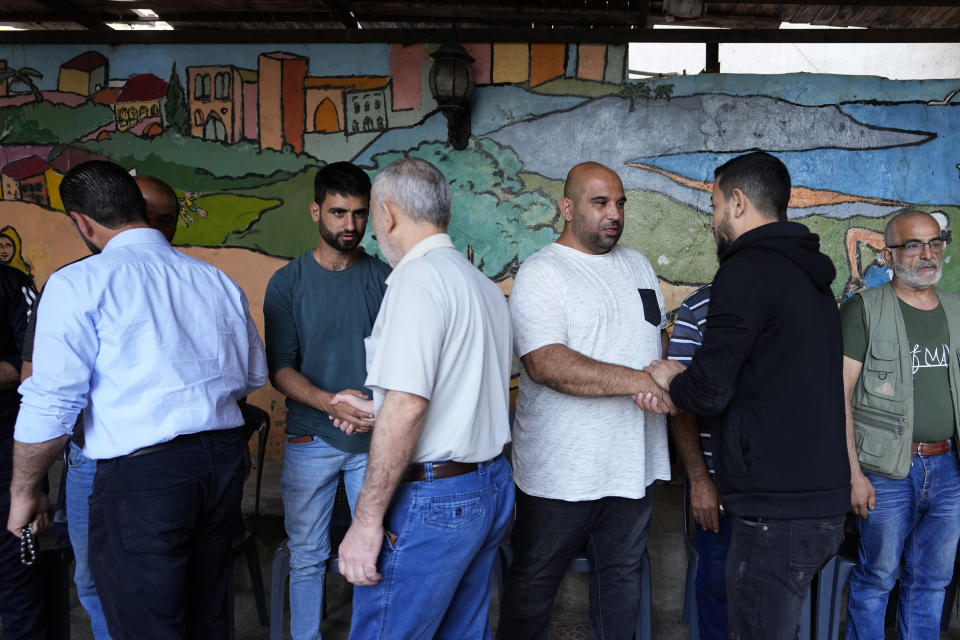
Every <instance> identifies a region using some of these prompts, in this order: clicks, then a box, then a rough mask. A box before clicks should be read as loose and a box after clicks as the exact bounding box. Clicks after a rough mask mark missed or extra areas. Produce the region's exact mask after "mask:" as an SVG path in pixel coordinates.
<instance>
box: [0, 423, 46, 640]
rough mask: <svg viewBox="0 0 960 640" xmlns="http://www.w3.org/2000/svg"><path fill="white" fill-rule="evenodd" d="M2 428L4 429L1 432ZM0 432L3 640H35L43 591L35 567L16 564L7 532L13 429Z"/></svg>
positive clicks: (14, 543) (15, 543) (15, 541)
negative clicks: (0, 434) (2, 433)
mask: <svg viewBox="0 0 960 640" xmlns="http://www.w3.org/2000/svg"><path fill="white" fill-rule="evenodd" d="M4 427H6V428H5V429H4ZM0 431H3V432H4V433H5V435H4V436H0V620H2V621H3V637H4V638H6V639H7V640H35V639H39V638H44V637H46V636H45V635H44V632H43V628H44V627H43V622H42V617H43V589H42V584H41V582H40V573H39V572H38V571H37V565H34V566H32V567H25V566H23V564H21V563H20V539H19V538H17V537H16V536H15V535H13V534H12V533H10V532H9V531H7V516H9V515H10V476H11V474H12V467H13V438H12V437H10V435H9V434H10V433H12V432H13V425H12V424H10V425H2V426H0Z"/></svg>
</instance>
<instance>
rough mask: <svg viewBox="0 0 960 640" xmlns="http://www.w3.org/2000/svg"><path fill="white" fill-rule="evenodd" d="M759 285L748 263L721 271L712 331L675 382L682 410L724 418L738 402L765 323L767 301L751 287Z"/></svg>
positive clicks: (728, 265) (709, 321) (673, 389)
mask: <svg viewBox="0 0 960 640" xmlns="http://www.w3.org/2000/svg"><path fill="white" fill-rule="evenodd" d="M756 281H757V273H756V270H755V269H754V268H753V266H752V265H751V264H750V263H749V262H748V261H747V260H733V261H730V262H728V263H726V264H724V265H723V266H721V268H720V270H719V271H717V275H716V277H715V278H714V281H713V286H712V287H711V294H710V310H709V312H708V314H707V318H708V319H707V326H708V327H709V328H710V330H709V331H708V332H707V333H706V334H705V335H704V340H703V345H702V346H701V347H700V349H699V350H698V351H697V355H696V357H694V358H693V360H692V361H691V362H690V366H689V367H687V369H686V371H684V372H683V373H680V374H679V375H677V376H676V377H675V378H674V379H673V381H672V382H671V383H670V397H671V398H672V399H673V401H674V403H675V404H676V405H677V406H678V407H680V408H681V409H684V410H686V411H689V412H691V413H693V414H696V415H701V416H714V415H719V414H720V413H722V412H723V410H724V409H725V408H726V406H727V403H729V402H730V399H731V398H732V397H733V392H734V388H735V385H736V381H737V378H738V377H739V375H740V368H741V367H742V366H743V363H744V360H746V358H747V355H748V354H749V353H750V352H751V351H752V349H753V346H754V344H755V342H756V339H757V336H758V335H760V332H761V330H762V329H763V326H764V322H765V310H764V302H763V296H762V295H758V293H757V291H756V289H755V288H754V287H752V286H748V285H747V284H746V283H756ZM760 286H763V285H760Z"/></svg>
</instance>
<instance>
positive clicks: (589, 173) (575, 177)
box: [563, 162, 622, 202]
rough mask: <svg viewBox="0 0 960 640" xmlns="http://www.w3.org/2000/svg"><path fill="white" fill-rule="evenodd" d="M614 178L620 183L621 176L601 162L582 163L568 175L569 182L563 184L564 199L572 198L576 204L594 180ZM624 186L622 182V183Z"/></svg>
mask: <svg viewBox="0 0 960 640" xmlns="http://www.w3.org/2000/svg"><path fill="white" fill-rule="evenodd" d="M610 176H612V177H613V178H615V179H616V181H617V182H620V176H618V175H617V174H616V172H615V171H613V170H612V169H610V168H609V167H605V166H603V165H602V164H600V163H599V162H581V163H580V164H578V165H577V166H575V167H574V168H573V169H570V173H568V174H567V181H566V182H565V183H564V184H563V197H564V198H570V199H571V200H573V201H574V202H576V201H577V200H579V199H580V196H582V195H583V192H584V190H585V189H586V185H587V183H588V182H589V181H590V180H592V179H593V178H608V177H610ZM621 185H622V182H621Z"/></svg>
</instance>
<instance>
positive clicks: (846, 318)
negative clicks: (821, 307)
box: [840, 295, 867, 362]
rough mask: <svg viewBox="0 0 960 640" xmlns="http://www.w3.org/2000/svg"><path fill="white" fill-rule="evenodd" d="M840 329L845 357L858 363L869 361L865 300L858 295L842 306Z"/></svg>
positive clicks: (851, 297)
mask: <svg viewBox="0 0 960 640" xmlns="http://www.w3.org/2000/svg"><path fill="white" fill-rule="evenodd" d="M840 329H841V331H843V355H845V356H848V357H850V358H853V359H854V360H856V361H857V362H863V361H864V360H866V359H867V318H866V313H865V312H864V309H863V298H861V297H860V296H858V295H853V296H850V298H849V299H848V300H847V301H846V302H844V303H843V304H842V305H840Z"/></svg>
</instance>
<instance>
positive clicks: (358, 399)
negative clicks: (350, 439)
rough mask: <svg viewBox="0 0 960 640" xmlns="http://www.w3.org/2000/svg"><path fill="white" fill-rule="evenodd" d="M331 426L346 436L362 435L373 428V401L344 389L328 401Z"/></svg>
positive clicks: (353, 390) (354, 391) (364, 395)
mask: <svg viewBox="0 0 960 640" xmlns="http://www.w3.org/2000/svg"><path fill="white" fill-rule="evenodd" d="M330 410H331V413H330V419H331V420H333V426H335V427H337V428H338V429H340V430H341V431H343V432H344V433H346V434H347V435H352V434H354V433H364V432H365V431H370V429H372V428H373V419H374V416H373V400H371V399H370V397H369V396H367V395H366V394H364V393H362V392H360V391H356V390H355V389H344V390H343V391H341V392H340V393H337V394H334V396H333V398H331V399H330Z"/></svg>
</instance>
